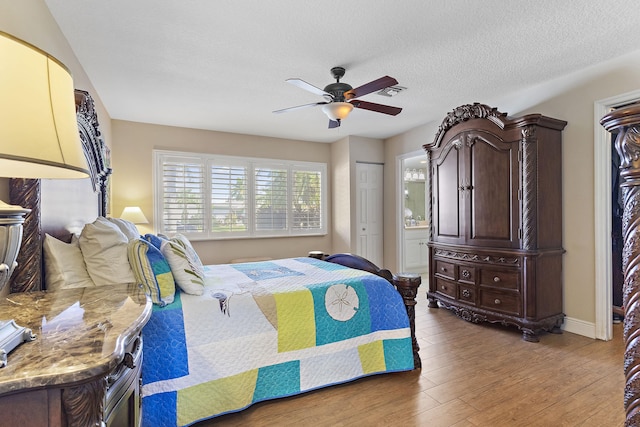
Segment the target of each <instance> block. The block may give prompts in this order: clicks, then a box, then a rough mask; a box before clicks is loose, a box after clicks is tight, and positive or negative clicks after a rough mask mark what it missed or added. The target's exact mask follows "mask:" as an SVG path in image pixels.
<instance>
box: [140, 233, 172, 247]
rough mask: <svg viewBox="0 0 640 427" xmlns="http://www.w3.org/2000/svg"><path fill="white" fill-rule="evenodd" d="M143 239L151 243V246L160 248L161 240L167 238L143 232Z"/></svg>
mask: <svg viewBox="0 0 640 427" xmlns="http://www.w3.org/2000/svg"><path fill="white" fill-rule="evenodd" d="M143 238H144V240H146V241H147V242H149V243H151V244H152V245H153V246H155V247H156V248H158V249H160V248H161V247H162V241H163V240H169V238H168V237H167V238H164V237H160V236H159V235H158V236H156V235H154V234H145V235H144V236H143Z"/></svg>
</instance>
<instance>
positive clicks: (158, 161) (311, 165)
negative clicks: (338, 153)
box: [153, 150, 328, 240]
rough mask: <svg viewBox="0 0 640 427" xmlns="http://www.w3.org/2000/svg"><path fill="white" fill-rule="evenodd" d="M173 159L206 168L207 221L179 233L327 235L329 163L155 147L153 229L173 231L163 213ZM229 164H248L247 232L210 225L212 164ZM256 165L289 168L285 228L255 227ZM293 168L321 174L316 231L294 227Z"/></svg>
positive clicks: (204, 236) (205, 236)
mask: <svg viewBox="0 0 640 427" xmlns="http://www.w3.org/2000/svg"><path fill="white" fill-rule="evenodd" d="M168 158H171V159H172V160H174V161H175V160H176V159H180V158H184V159H185V162H187V161H190V162H193V161H194V159H198V161H199V162H202V164H203V165H204V170H205V177H206V179H205V189H204V194H205V209H204V215H205V224H204V231H203V232H193V231H187V230H185V231H179V233H181V234H183V235H185V236H187V237H188V238H189V239H192V240H225V239H243V238H266V237H293V236H323V235H326V234H327V221H328V217H327V213H328V195H327V181H328V177H327V164H326V163H317V162H305V161H291V160H278V159H267V158H255V157H241V156H224V155H216V154H205V153H193V152H181V151H169V150H153V185H154V192H153V196H154V197H153V206H154V231H155V232H156V233H162V234H172V233H173V231H169V232H167V231H166V229H165V225H164V219H163V218H164V215H163V200H164V186H163V167H162V165H163V162H164V160H165V159H168ZM220 164H223V165H229V166H236V167H237V166H246V167H247V177H248V182H247V185H248V188H247V203H248V206H247V218H248V220H247V228H248V229H247V231H229V232H220V231H217V232H213V231H212V225H211V215H212V213H211V206H212V202H211V188H212V182H211V167H212V165H220ZM256 168H284V169H286V170H287V226H286V229H284V230H282V231H277V230H256V224H255V222H256V221H255V217H256V216H255V210H256V197H255V182H254V176H255V169H256ZM294 171H314V172H319V173H320V200H321V212H320V227H319V228H317V229H313V230H308V229H303V230H300V229H295V228H294V227H293V224H292V220H293V214H292V194H293V191H292V190H293V172H294Z"/></svg>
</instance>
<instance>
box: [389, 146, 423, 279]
mask: <svg viewBox="0 0 640 427" xmlns="http://www.w3.org/2000/svg"><path fill="white" fill-rule="evenodd" d="M427 162H428V160H427V155H426V153H425V152H424V151H417V152H414V153H410V154H407V155H405V156H402V157H399V158H398V171H399V174H398V179H397V182H398V194H399V196H400V197H399V199H400V200H399V203H398V206H399V212H398V218H399V221H398V228H399V232H398V237H399V238H398V240H399V242H398V248H399V250H398V255H399V256H398V258H399V259H398V266H399V269H400V271H405V272H411V273H418V274H420V275H421V276H422V278H423V283H426V281H427V276H428V272H429V247H428V242H429V222H428V219H429V176H428V175H429V173H428V169H429V168H428V163H427Z"/></svg>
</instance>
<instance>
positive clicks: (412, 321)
mask: <svg viewBox="0 0 640 427" xmlns="http://www.w3.org/2000/svg"><path fill="white" fill-rule="evenodd" d="M421 283H422V278H421V277H420V275H419V274H415V273H398V274H396V275H395V276H393V285H394V286H395V287H396V289H397V290H398V292H399V293H400V295H402V299H403V300H404V305H405V307H406V308H407V315H408V316H409V327H410V328H411V342H412V344H413V367H414V369H419V368H422V361H421V360H420V355H419V354H418V350H420V346H419V345H418V340H417V339H416V296H417V295H418V287H420V284H421Z"/></svg>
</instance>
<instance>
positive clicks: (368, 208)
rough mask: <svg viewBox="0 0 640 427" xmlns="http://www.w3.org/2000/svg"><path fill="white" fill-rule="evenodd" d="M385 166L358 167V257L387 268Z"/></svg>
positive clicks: (362, 165) (365, 164)
mask: <svg viewBox="0 0 640 427" xmlns="http://www.w3.org/2000/svg"><path fill="white" fill-rule="evenodd" d="M382 170H383V168H382V165H379V164H371V163H356V176H357V177H356V195H357V196H356V216H357V220H356V226H357V235H358V239H357V248H356V253H357V254H358V255H360V256H363V257H365V258H367V259H368V260H369V261H371V262H373V263H374V264H376V265H377V266H378V267H383V265H382V261H383V240H382V195H383V187H382V186H383V183H382Z"/></svg>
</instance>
